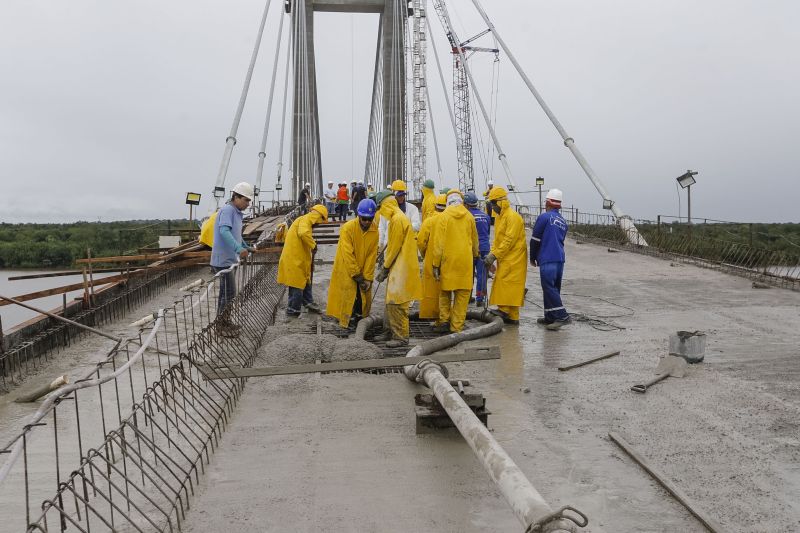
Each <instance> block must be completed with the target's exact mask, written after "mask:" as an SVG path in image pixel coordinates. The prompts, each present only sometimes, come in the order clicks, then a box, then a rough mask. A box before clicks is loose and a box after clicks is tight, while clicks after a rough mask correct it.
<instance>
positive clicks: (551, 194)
mask: <svg viewBox="0 0 800 533" xmlns="http://www.w3.org/2000/svg"><path fill="white" fill-rule="evenodd" d="M563 196H564V193H562V192H561V189H550V190H549V191H547V196H545V198H546V199H548V200H553V201H554V202H560V201H561V199H562V198H563Z"/></svg>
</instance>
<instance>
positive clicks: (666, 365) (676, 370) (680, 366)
mask: <svg viewBox="0 0 800 533" xmlns="http://www.w3.org/2000/svg"><path fill="white" fill-rule="evenodd" d="M688 366H689V363H687V362H686V359H684V358H683V357H678V356H675V355H667V356H666V357H662V358H661V360H660V361H659V362H658V366H657V367H656V374H658V375H657V376H656V377H654V378H653V379H651V380H650V381H648V382H647V383H642V384H641V385H634V386H633V387H631V390H632V391H633V392H638V393H640V394H644V393H645V392H647V389H649V388H650V387H652V386H653V385H655V384H656V383H658V382H659V381H662V380H664V379H667V378H668V377H670V376H671V377H674V378H682V377H683V376H684V375H686V369H687V367H688Z"/></svg>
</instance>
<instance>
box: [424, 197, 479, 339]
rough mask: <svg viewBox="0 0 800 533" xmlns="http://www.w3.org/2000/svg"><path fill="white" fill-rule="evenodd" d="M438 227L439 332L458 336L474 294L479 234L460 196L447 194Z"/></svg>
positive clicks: (435, 273) (435, 262)
mask: <svg viewBox="0 0 800 533" xmlns="http://www.w3.org/2000/svg"><path fill="white" fill-rule="evenodd" d="M436 225H437V226H438V228H437V230H436V242H435V243H434V245H433V259H432V261H433V276H434V278H436V279H437V280H438V281H440V282H441V291H440V292H439V321H440V322H441V326H440V327H439V329H438V331H439V332H441V333H446V332H447V331H448V330H449V331H450V333H457V332H459V331H461V330H462V329H464V322H465V320H466V318H467V307H468V306H469V293H470V292H471V291H472V270H473V268H472V267H473V261H474V259H475V258H476V257H478V230H477V229H476V227H475V220H474V219H473V218H472V215H470V212H469V211H467V208H466V207H464V199H463V197H462V196H461V192H459V191H457V190H450V191H449V192H448V193H447V208H446V209H445V210H444V212H443V213H442V214H441V215H439V216H438V217H437V220H436ZM445 328H447V329H445Z"/></svg>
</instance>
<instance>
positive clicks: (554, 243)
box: [530, 209, 569, 265]
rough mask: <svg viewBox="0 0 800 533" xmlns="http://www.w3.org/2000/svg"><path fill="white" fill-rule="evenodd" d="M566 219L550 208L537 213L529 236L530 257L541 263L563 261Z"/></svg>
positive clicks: (566, 228)
mask: <svg viewBox="0 0 800 533" xmlns="http://www.w3.org/2000/svg"><path fill="white" fill-rule="evenodd" d="M568 229H569V228H568V226H567V221H566V220H564V218H563V217H562V216H561V213H559V212H558V209H552V210H550V211H546V212H544V213H542V214H541V215H539V217H538V218H537V219H536V224H535V225H534V226H533V236H532V237H531V255H530V256H531V257H532V258H535V259H536V261H537V262H538V263H539V264H540V265H541V264H543V263H563V262H564V261H565V256H564V238H565V237H566V236H567V230H568Z"/></svg>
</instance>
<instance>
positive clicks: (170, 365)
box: [0, 261, 283, 532]
mask: <svg viewBox="0 0 800 533" xmlns="http://www.w3.org/2000/svg"><path fill="white" fill-rule="evenodd" d="M235 277H236V285H237V287H239V288H240V290H239V292H238V294H237V295H236V297H235V298H234V299H233V300H232V301H231V302H230V303H229V304H228V307H227V308H226V312H225V315H226V317H228V319H230V320H233V321H234V322H236V323H238V324H239V325H240V326H241V330H240V333H239V336H238V337H236V338H226V337H223V336H221V335H220V334H219V331H221V330H220V326H219V324H218V319H217V313H216V294H217V293H218V291H219V282H218V279H219V278H218V277H214V278H213V279H211V280H210V281H208V282H204V283H202V284H194V285H195V286H194V287H193V288H189V287H187V289H189V290H190V291H191V292H188V293H187V294H185V295H183V296H182V297H181V298H180V299H178V300H176V301H175V302H174V304H173V305H171V306H169V307H167V308H164V309H162V310H160V311H159V312H158V313H157V317H154V318H156V320H155V322H154V323H152V324H148V325H146V326H144V327H143V328H142V329H141V330H140V333H139V335H138V336H137V337H136V338H130V339H125V340H123V341H121V342H118V343H117V344H116V345H115V346H114V347H113V348H112V349H111V350H110V351H109V352H108V353H107V354H106V355H105V356H104V357H103V358H102V360H101V361H100V362H99V363H97V364H96V365H95V367H94V368H93V369H92V370H91V371H90V372H88V373H87V374H86V375H85V376H84V377H83V378H81V379H79V380H77V381H76V382H75V384H74V385H70V386H68V387H67V388H64V389H62V390H60V391H56V392H54V393H51V395H50V396H48V398H47V400H45V403H44V404H43V406H42V408H40V410H39V412H37V413H36V415H35V416H34V417H33V418H31V419H30V420H29V421H28V423H26V424H25V425H24V426H22V427H21V429H20V432H19V434H18V435H16V436H15V437H14V439H12V440H11V442H9V443H7V444H6V445H5V446H4V447H3V448H0V461H3V466H2V467H0V505H1V506H2V508H3V511H4V512H3V515H4V520H5V523H4V526H3V527H12V528H14V529H19V526H21V525H23V520H24V524H25V526H26V528H27V531H31V532H32V531H65V530H67V529H68V528H69V529H71V530H77V531H86V532H88V531H90V530H92V529H94V530H98V529H100V530H133V531H145V530H147V531H179V530H180V527H181V523H182V521H183V520H184V518H185V513H186V511H187V509H188V508H189V498H190V497H191V495H192V494H193V492H194V489H195V486H196V485H197V483H199V480H200V475H202V473H203V472H204V469H205V465H207V464H208V461H209V460H210V456H211V453H213V451H214V450H215V448H216V446H217V445H218V441H219V438H220V436H221V434H222V432H223V431H224V430H225V428H226V426H227V423H228V420H229V417H230V416H231V414H232V411H233V407H234V406H235V404H236V403H237V402H238V399H239V397H240V396H241V393H242V389H243V387H244V384H245V380H242V379H220V380H213V381H207V380H205V379H203V378H202V374H201V373H200V372H199V370H198V365H204V366H205V368H206V371H208V369H209V368H212V369H213V368H217V369H219V371H220V372H225V371H230V370H231V369H232V368H234V367H247V366H250V365H251V364H252V361H253V359H254V357H255V354H256V349H257V347H258V346H259V345H260V344H261V338H262V336H263V334H264V331H265V330H266V327H267V325H269V324H271V323H272V322H273V320H274V313H275V311H276V309H277V305H278V302H279V300H280V298H281V296H282V293H283V289H282V288H281V287H280V286H279V285H278V284H277V282H276V279H275V278H276V264H275V262H274V261H267V262H263V261H262V262H259V263H243V264H242V265H241V266H240V267H239V268H237V269H236V270H235ZM141 322H142V321H140V323H141ZM144 322H149V321H146V320H145V321H144ZM143 336H144V337H145V338H144V339H143V338H142V337H143ZM15 524H16V526H17V527H14V525H15Z"/></svg>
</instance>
